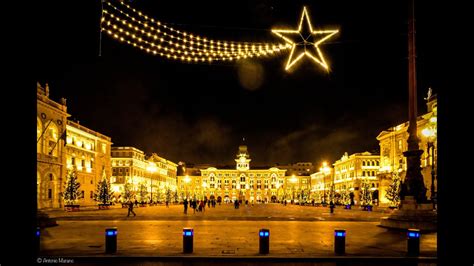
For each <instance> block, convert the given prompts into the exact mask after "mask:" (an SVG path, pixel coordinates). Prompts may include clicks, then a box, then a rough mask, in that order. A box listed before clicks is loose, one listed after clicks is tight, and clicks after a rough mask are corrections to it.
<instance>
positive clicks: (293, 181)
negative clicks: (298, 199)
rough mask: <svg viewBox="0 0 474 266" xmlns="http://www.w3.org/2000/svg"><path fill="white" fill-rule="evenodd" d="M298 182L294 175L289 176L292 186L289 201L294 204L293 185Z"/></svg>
mask: <svg viewBox="0 0 474 266" xmlns="http://www.w3.org/2000/svg"><path fill="white" fill-rule="evenodd" d="M296 181H298V179H297V178H296V177H295V175H292V176H291V179H290V182H291V183H292V184H293V185H292V186H291V192H292V198H291V200H292V201H293V202H294V201H295V183H296Z"/></svg>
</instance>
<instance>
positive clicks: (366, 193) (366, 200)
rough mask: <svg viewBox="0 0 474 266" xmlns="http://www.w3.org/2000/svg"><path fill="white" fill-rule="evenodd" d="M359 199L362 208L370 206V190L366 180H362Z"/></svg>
mask: <svg viewBox="0 0 474 266" xmlns="http://www.w3.org/2000/svg"><path fill="white" fill-rule="evenodd" d="M360 200H361V206H363V207H364V209H367V206H372V191H370V183H369V182H367V181H363V182H362V184H361V192H360Z"/></svg>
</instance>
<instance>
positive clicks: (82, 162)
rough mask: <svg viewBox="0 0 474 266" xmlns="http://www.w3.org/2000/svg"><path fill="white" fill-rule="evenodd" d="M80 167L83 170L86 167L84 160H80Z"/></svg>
mask: <svg viewBox="0 0 474 266" xmlns="http://www.w3.org/2000/svg"><path fill="white" fill-rule="evenodd" d="M81 166H82V167H83V168H85V167H86V160H81Z"/></svg>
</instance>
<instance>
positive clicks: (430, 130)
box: [421, 116, 436, 209]
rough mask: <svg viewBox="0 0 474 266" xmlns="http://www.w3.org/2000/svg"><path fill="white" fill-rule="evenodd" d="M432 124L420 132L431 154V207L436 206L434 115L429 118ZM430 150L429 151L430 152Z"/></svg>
mask: <svg viewBox="0 0 474 266" xmlns="http://www.w3.org/2000/svg"><path fill="white" fill-rule="evenodd" d="M430 122H431V123H432V125H430V126H428V127H427V128H425V129H423V130H422V131H421V134H422V135H423V136H424V137H426V139H427V140H428V141H427V152H428V156H430V155H431V201H432V203H433V209H435V208H436V191H435V185H434V181H435V169H434V166H435V160H434V157H435V145H434V142H435V140H436V117H435V116H434V117H432V118H431V119H430ZM430 150H431V152H430Z"/></svg>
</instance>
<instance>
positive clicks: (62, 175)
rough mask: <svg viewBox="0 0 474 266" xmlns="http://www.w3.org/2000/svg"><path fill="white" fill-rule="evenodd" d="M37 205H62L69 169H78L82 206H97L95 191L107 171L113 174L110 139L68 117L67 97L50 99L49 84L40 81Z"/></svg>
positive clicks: (38, 91) (52, 206)
mask: <svg viewBox="0 0 474 266" xmlns="http://www.w3.org/2000/svg"><path fill="white" fill-rule="evenodd" d="M36 95H37V101H36V103H37V104H36V108H37V118H36V134H37V136H36V137H37V141H36V154H37V164H36V165H37V207H38V209H43V208H62V207H63V206H64V199H63V197H62V196H63V191H64V188H65V185H66V176H67V171H68V170H72V169H76V173H77V178H78V182H79V183H80V187H79V198H78V199H77V202H76V203H77V204H79V205H95V204H97V202H95V201H94V193H95V192H96V186H97V183H98V181H100V180H101V178H102V175H103V173H104V172H105V174H106V176H107V177H110V176H111V172H112V171H111V165H110V146H111V144H112V142H111V138H110V137H107V136H104V135H102V134H100V133H98V132H96V131H93V130H91V129H89V128H87V127H84V126H83V125H80V124H79V123H78V122H73V121H70V120H68V119H69V117H70V116H71V115H70V114H68V113H67V106H66V99H64V98H62V99H61V100H60V103H57V102H55V101H53V100H51V99H50V98H49V86H48V84H46V86H44V87H43V86H41V85H40V84H39V83H38V84H37V93H36Z"/></svg>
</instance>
